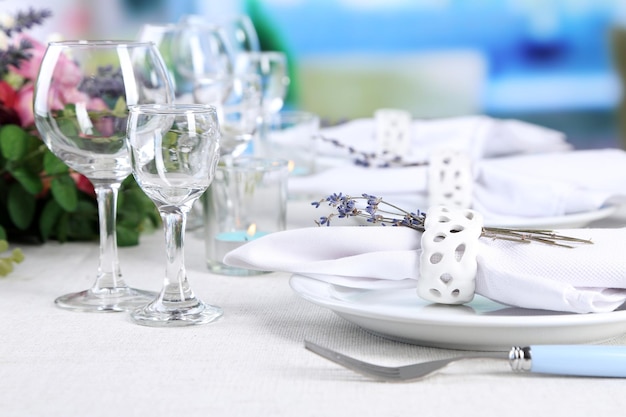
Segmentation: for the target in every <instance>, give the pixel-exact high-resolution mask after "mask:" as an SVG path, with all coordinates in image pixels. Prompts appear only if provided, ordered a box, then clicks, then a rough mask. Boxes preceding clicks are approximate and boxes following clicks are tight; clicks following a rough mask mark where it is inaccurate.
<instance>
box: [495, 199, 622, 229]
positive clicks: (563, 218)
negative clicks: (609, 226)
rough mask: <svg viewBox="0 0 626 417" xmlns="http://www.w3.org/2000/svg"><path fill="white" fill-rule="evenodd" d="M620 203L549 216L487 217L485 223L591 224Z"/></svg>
mask: <svg viewBox="0 0 626 417" xmlns="http://www.w3.org/2000/svg"><path fill="white" fill-rule="evenodd" d="M618 208H619V205H617V204H615V205H614V204H611V205H607V206H604V207H600V208H598V209H596V210H590V211H583V212H579V213H568V214H563V215H560V216H547V217H515V216H513V217H506V216H503V217H499V218H494V219H488V218H486V219H485V225H486V226H489V227H509V228H521V227H537V226H535V225H537V224H539V225H546V224H549V225H554V227H559V226H562V225H567V224H572V223H575V224H589V223H591V222H594V221H597V220H602V219H604V218H607V217H609V216H611V215H613V214H614V213H615V212H616V211H617V209H618Z"/></svg>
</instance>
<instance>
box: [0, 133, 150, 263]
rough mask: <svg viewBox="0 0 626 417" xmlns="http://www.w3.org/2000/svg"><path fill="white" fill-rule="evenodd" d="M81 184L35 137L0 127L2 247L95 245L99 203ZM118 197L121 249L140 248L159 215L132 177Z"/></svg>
mask: <svg viewBox="0 0 626 417" xmlns="http://www.w3.org/2000/svg"><path fill="white" fill-rule="evenodd" d="M77 181H78V175H77V174H76V173H73V172H72V171H71V170H70V169H69V168H68V167H67V166H66V165H65V164H64V163H63V161H61V160H60V159H59V158H57V157H56V156H55V155H54V154H52V152H50V150H48V148H47V147H46V146H45V145H44V144H43V143H42V142H41V140H40V139H39V138H38V137H37V136H36V135H34V134H32V133H31V132H29V131H28V130H25V129H23V128H21V127H19V126H17V125H4V126H0V241H2V240H9V241H11V240H12V241H22V242H33V243H42V242H46V241H47V240H49V239H56V240H59V241H61V242H66V241H79V240H80V241H82V240H97V239H98V236H99V223H98V206H97V202H96V197H95V195H94V193H93V192H90V190H88V189H85V187H83V186H81V187H78V185H77ZM83 181H84V179H83ZM119 196H120V198H119V202H118V218H117V220H118V222H117V225H116V226H117V234H118V244H119V245H120V246H132V245H137V244H138V243H139V236H140V233H141V232H142V231H145V230H150V229H154V228H155V227H157V226H158V225H159V223H160V218H159V215H158V213H157V211H156V208H155V206H154V204H153V203H152V202H151V201H150V200H149V199H148V197H146V196H145V194H144V193H143V191H141V189H140V188H139V187H138V186H137V184H136V183H135V181H134V179H133V178H132V177H129V178H127V179H126V180H125V181H124V183H123V184H122V187H121V188H120V194H119ZM3 259H4V258H3ZM11 259H13V258H11ZM13 263H14V260H11V261H7V260H3V261H2V264H1V265H0V269H2V268H4V270H6V269H13V267H12V264H13ZM7 273H8V272H7Z"/></svg>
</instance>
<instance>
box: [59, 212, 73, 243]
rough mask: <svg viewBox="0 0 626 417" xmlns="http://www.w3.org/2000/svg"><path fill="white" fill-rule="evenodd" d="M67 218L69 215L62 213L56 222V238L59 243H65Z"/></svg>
mask: <svg viewBox="0 0 626 417" xmlns="http://www.w3.org/2000/svg"><path fill="white" fill-rule="evenodd" d="M69 217H70V214H69V213H63V214H61V217H59V221H58V222H57V230H56V238H57V239H58V240H59V242H66V241H67V229H68V224H69Z"/></svg>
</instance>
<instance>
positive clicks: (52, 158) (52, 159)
mask: <svg viewBox="0 0 626 417" xmlns="http://www.w3.org/2000/svg"><path fill="white" fill-rule="evenodd" d="M43 169H44V170H45V171H46V173H47V174H48V175H58V174H65V173H66V172H69V170H70V169H69V168H68V167H67V165H65V163H64V162H63V161H61V160H60V159H59V158H57V157H56V155H54V154H53V153H52V152H46V153H45V154H44V156H43Z"/></svg>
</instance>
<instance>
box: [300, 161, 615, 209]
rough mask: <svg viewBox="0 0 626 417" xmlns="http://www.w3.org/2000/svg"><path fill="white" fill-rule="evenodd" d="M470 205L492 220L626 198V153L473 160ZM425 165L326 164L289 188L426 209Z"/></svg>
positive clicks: (319, 195)
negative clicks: (370, 197)
mask: <svg viewBox="0 0 626 417" xmlns="http://www.w3.org/2000/svg"><path fill="white" fill-rule="evenodd" d="M473 171H474V173H473V175H474V187H473V207H472V208H474V209H475V210H477V211H479V212H480V213H482V214H483V216H484V217H485V220H491V219H494V218H498V217H503V216H507V217H510V216H514V217H524V218H531V217H551V216H562V215H565V214H572V213H581V212H589V211H593V210H597V209H599V208H600V207H602V206H604V205H606V204H609V203H621V202H623V201H624V199H625V198H626V152H624V151H622V150H619V149H601V150H582V151H569V152H553V153H541V154H532V155H516V156H510V157H501V158H491V159H482V160H476V161H475V165H474V169H473ZM427 173H428V168H427V167H423V166H422V167H407V168H376V169H370V168H363V167H358V166H354V165H349V166H343V167H337V168H332V169H328V170H326V171H322V172H320V173H318V174H315V175H311V176H308V177H291V178H290V179H289V184H288V187H289V192H290V193H294V194H306V195H310V196H315V197H314V198H313V199H317V198H320V199H321V198H323V197H324V196H327V195H329V194H332V193H339V192H342V193H343V194H348V195H354V196H359V195H361V194H363V193H368V194H373V195H376V196H377V197H383V198H384V199H385V200H387V201H389V202H395V203H398V204H406V205H408V206H406V207H404V208H405V209H408V210H415V209H417V208H419V209H421V210H426V209H427V208H428V207H425V206H424V205H425V204H427V175H428V174H427Z"/></svg>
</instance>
